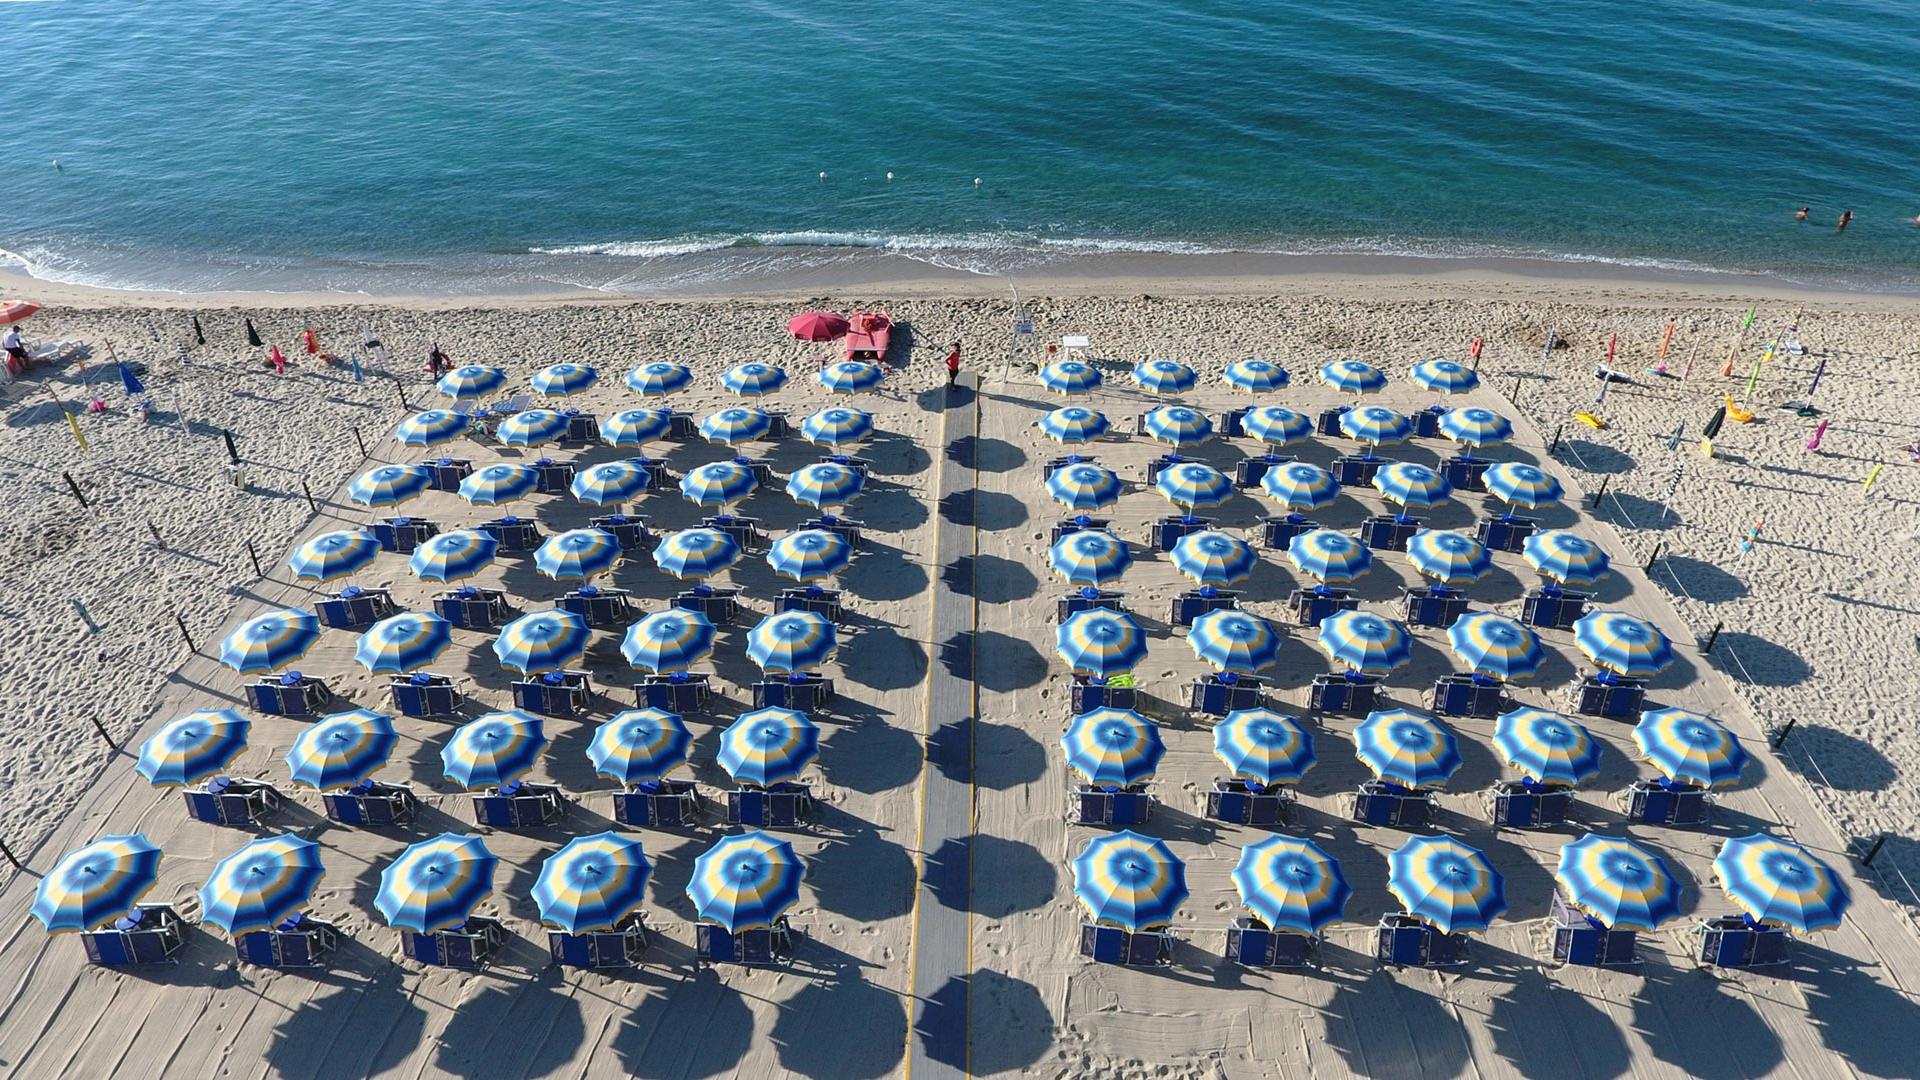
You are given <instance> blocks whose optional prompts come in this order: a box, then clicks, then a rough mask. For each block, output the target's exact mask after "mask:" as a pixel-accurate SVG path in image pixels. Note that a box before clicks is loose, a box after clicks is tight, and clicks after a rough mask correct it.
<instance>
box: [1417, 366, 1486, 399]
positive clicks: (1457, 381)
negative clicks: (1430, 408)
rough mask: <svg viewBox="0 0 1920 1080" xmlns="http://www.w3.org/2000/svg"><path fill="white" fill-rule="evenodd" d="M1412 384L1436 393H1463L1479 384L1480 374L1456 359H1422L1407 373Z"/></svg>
mask: <svg viewBox="0 0 1920 1080" xmlns="http://www.w3.org/2000/svg"><path fill="white" fill-rule="evenodd" d="M1407 374H1408V376H1409V377H1410V378H1412V379H1413V384H1414V385H1415V386H1418V387H1420V388H1422V389H1424V390H1432V391H1433V392H1434V393H1436V394H1464V393H1466V392H1467V391H1469V390H1472V389H1473V388H1474V387H1476V386H1479V385H1480V376H1479V374H1478V373H1476V372H1475V371H1474V370H1473V369H1472V368H1470V367H1468V366H1467V365H1465V364H1462V363H1460V362H1459V361H1457V360H1442V359H1440V358H1438V357H1436V358H1434V359H1432V360H1422V361H1420V362H1419V363H1417V364H1415V365H1413V370H1412V371H1410V372H1408V373H1407Z"/></svg>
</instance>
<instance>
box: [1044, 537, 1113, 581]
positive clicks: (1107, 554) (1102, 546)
mask: <svg viewBox="0 0 1920 1080" xmlns="http://www.w3.org/2000/svg"><path fill="white" fill-rule="evenodd" d="M1047 565H1049V566H1051V567H1053V570H1054V572H1055V573H1057V574H1059V575H1060V576H1061V577H1064V578H1066V579H1067V580H1068V581H1069V582H1071V583H1073V584H1075V585H1104V584H1106V583H1107V582H1109V581H1117V580H1119V579H1120V576H1121V575H1122V574H1125V573H1126V572H1127V567H1129V566H1132V565H1133V553H1132V552H1131V551H1129V550H1127V542H1126V541H1124V540H1122V539H1120V538H1119V537H1117V536H1114V535H1113V534H1112V533H1110V532H1104V531H1102V530H1099V529H1081V530H1079V531H1077V532H1070V533H1068V534H1067V535H1065V536H1063V537H1061V538H1060V540H1059V542H1058V543H1056V544H1054V545H1053V548H1052V549H1051V550H1049V551H1048V552H1047Z"/></svg>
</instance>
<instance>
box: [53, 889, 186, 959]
mask: <svg viewBox="0 0 1920 1080" xmlns="http://www.w3.org/2000/svg"><path fill="white" fill-rule="evenodd" d="M186 925H187V924H186V921H185V920H183V919H181V918H180V916H179V914H178V913H177V912H175V911H174V910H173V909H172V908H171V907H168V906H167V905H165V904H140V905H138V906H136V907H135V908H134V909H133V910H132V911H130V912H128V913H127V914H126V915H125V916H123V917H121V918H119V919H116V920H114V922H113V924H112V925H111V926H105V927H101V928H100V929H98V930H89V931H86V932H85V933H82V934H81V935H80V943H81V946H82V947H83V948H85V949H86V951H87V960H88V961H89V962H90V963H94V964H99V965H101V966H103V967H127V966H131V965H135V964H171V963H175V962H177V961H176V960H175V955H174V954H176V953H178V952H179V951H180V948H181V946H183V945H185V944H186V940H187V939H186Z"/></svg>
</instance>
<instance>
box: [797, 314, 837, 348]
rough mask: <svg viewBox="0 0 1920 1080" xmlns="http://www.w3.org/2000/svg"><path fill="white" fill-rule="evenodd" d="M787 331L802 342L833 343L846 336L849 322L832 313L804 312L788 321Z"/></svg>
mask: <svg viewBox="0 0 1920 1080" xmlns="http://www.w3.org/2000/svg"><path fill="white" fill-rule="evenodd" d="M787 330H788V331H789V332H790V333H792V334H793V336H794V337H797V338H799V339H800V340H801V341H832V340H834V339H835V338H838V337H844V336H845V335H846V332H847V320H846V319H844V318H842V317H841V316H839V315H836V314H834V313H833V312H831V311H803V312H801V313H800V314H798V315H795V316H794V317H793V318H791V319H788V320H787Z"/></svg>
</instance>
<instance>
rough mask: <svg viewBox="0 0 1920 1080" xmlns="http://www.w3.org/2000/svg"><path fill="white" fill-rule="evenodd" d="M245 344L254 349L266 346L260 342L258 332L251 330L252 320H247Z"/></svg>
mask: <svg viewBox="0 0 1920 1080" xmlns="http://www.w3.org/2000/svg"><path fill="white" fill-rule="evenodd" d="M247 344H249V345H251V346H253V347H254V348H256V349H258V348H260V347H261V346H263V345H265V344H266V342H264V341H261V340H260V331H258V330H255V329H254V328H253V320H252V319H248V320H247Z"/></svg>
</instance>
